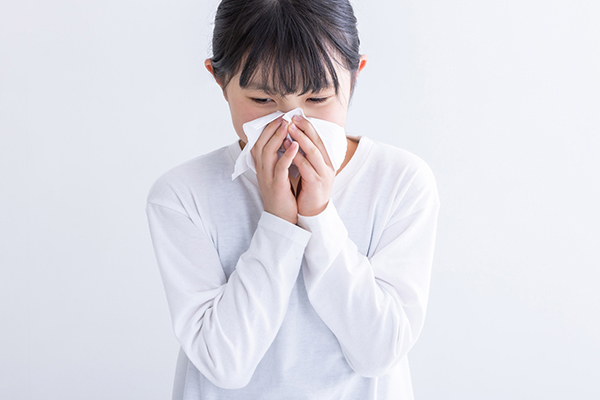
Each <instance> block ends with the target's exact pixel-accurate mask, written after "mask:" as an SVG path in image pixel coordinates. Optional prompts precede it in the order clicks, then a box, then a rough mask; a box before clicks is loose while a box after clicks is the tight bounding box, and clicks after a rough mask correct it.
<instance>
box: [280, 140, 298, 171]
mask: <svg viewBox="0 0 600 400" xmlns="http://www.w3.org/2000/svg"><path fill="white" fill-rule="evenodd" d="M298 149H299V146H298V143H296V142H293V143H291V144H290V145H289V146H288V148H287V149H286V151H285V153H283V155H282V156H281V158H280V159H279V161H277V164H276V165H275V173H274V179H275V180H286V179H289V178H288V176H289V168H290V166H291V165H292V161H294V157H295V156H296V155H297V154H298Z"/></svg>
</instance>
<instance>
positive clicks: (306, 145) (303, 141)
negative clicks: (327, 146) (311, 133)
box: [288, 124, 332, 175]
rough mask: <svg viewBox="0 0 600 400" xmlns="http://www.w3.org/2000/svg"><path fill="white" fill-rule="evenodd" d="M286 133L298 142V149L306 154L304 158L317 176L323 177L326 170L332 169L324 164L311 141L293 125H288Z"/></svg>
mask: <svg viewBox="0 0 600 400" xmlns="http://www.w3.org/2000/svg"><path fill="white" fill-rule="evenodd" d="M288 131H289V132H290V136H291V137H292V139H294V140H295V141H297V142H298V144H299V145H300V148H301V149H302V150H303V151H304V153H305V154H306V157H305V158H306V159H308V161H310V164H311V165H312V166H313V167H314V170H315V171H316V172H317V173H318V174H319V175H324V174H325V173H327V169H328V168H329V169H331V168H332V167H331V166H328V165H327V164H326V163H325V159H324V158H323V154H322V153H321V151H320V150H319V148H318V147H317V146H316V145H315V144H314V143H313V141H312V140H310V139H309V138H308V136H306V134H305V133H304V132H302V131H301V130H300V129H298V128H297V127H296V126H295V124H290V128H289V129H288ZM294 163H295V162H294Z"/></svg>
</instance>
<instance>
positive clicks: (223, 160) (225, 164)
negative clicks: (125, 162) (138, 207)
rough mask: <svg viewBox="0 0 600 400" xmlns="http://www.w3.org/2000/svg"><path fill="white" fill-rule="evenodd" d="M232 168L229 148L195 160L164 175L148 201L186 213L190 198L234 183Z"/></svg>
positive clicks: (152, 190)
mask: <svg viewBox="0 0 600 400" xmlns="http://www.w3.org/2000/svg"><path fill="white" fill-rule="evenodd" d="M232 168H233V162H232V160H231V157H230V155H229V151H228V147H227V146H226V147H222V148H220V149H217V150H214V151H212V152H210V153H207V154H204V155H201V156H198V157H195V158H192V159H191V160H188V161H185V162H183V163H181V164H179V165H177V166H175V167H173V168H171V169H169V170H168V171H166V172H165V173H163V174H162V175H160V176H159V177H158V178H157V179H156V181H155V182H154V183H153V184H152V186H151V187H150V190H149V191H148V195H147V198H146V201H147V202H148V203H154V204H158V205H162V206H165V207H169V208H173V209H176V210H178V211H181V212H183V209H182V207H183V206H184V204H183V203H185V199H186V198H188V197H190V196H194V193H198V192H200V193H201V192H207V191H208V190H210V189H211V188H215V187H218V186H219V185H222V184H223V183H226V182H228V181H231V172H232ZM183 208H184V207H183Z"/></svg>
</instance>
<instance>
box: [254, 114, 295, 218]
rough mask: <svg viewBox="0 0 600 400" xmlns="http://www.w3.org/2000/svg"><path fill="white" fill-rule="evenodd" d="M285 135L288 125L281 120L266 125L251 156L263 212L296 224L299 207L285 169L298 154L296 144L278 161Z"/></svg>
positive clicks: (288, 148) (290, 146) (289, 147)
mask: <svg viewBox="0 0 600 400" xmlns="http://www.w3.org/2000/svg"><path fill="white" fill-rule="evenodd" d="M286 136H287V122H285V121H284V120H283V119H282V118H281V117H280V118H278V119H276V120H275V121H273V122H271V123H270V124H268V125H267V126H266V127H265V129H264V130H263V131H262V133H261V134H260V136H259V138H258V140H257V141H256V144H255V145H254V147H253V148H252V149H251V150H250V154H252V157H254V164H255V166H256V177H257V179H258V186H259V188H260V194H261V196H262V199H263V204H264V208H265V211H267V212H269V213H271V214H273V215H276V216H278V217H280V218H283V219H285V220H286V221H289V222H291V223H292V224H296V223H297V222H298V207H297V205H296V198H295V196H294V194H293V193H292V187H291V183H290V178H289V172H288V168H289V167H290V165H292V161H293V160H294V156H295V155H296V153H297V152H298V148H299V147H298V144H297V143H292V144H291V145H288V146H287V147H286V151H285V153H284V154H283V156H282V157H281V158H279V156H278V155H277V150H278V149H279V148H280V147H281V144H282V143H283V141H284V140H285V138H286Z"/></svg>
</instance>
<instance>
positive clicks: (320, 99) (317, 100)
mask: <svg viewBox="0 0 600 400" xmlns="http://www.w3.org/2000/svg"><path fill="white" fill-rule="evenodd" d="M327 99H329V97H311V98H309V99H308V101H311V102H313V103H323V102H325V101H327Z"/></svg>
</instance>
